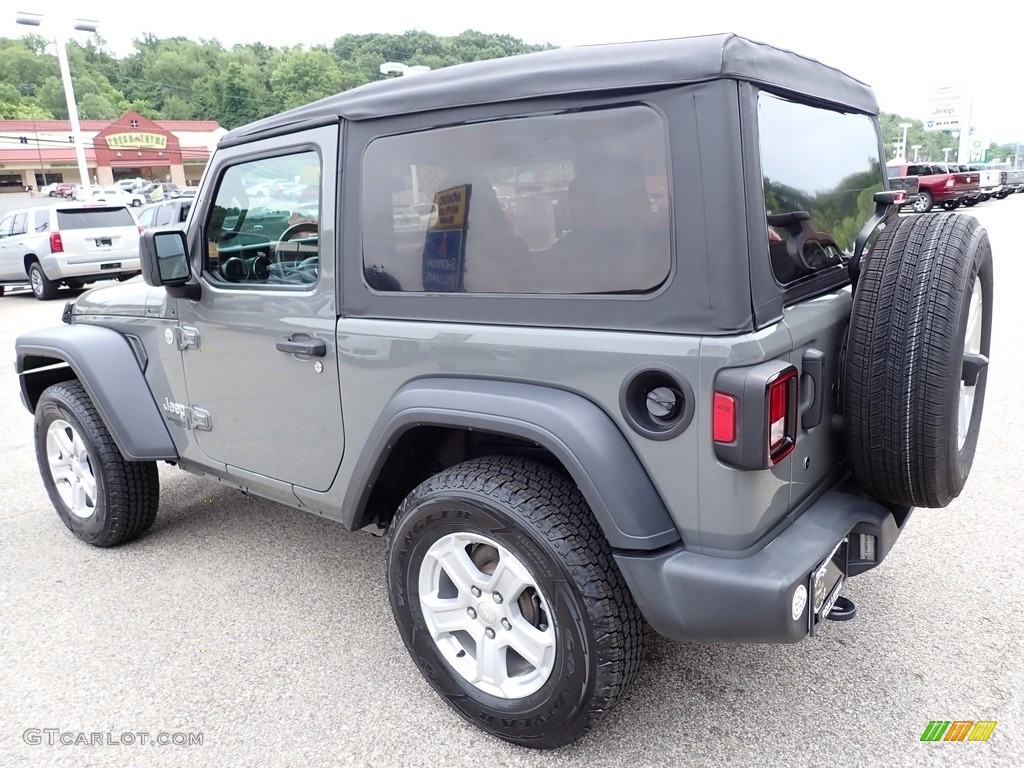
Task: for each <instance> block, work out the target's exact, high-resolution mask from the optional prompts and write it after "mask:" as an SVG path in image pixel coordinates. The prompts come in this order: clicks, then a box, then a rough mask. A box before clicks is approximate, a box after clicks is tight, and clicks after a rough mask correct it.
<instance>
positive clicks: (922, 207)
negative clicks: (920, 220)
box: [910, 189, 935, 213]
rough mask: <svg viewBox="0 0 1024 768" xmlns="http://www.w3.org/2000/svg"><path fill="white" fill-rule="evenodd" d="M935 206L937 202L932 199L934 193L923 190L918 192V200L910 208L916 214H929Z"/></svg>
mask: <svg viewBox="0 0 1024 768" xmlns="http://www.w3.org/2000/svg"><path fill="white" fill-rule="evenodd" d="M934 205H935V200H934V199H933V198H932V193H931V192H929V191H928V190H927V189H921V190H918V192H917V199H916V200H914V203H913V204H912V205H911V206H910V207H911V208H912V209H913V210H914V213H928V211H930V210H931V209H932V206H934Z"/></svg>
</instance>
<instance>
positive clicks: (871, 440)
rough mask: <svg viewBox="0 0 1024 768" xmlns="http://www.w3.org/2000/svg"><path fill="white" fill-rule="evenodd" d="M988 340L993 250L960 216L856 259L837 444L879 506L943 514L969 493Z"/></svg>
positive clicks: (899, 230) (884, 240)
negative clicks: (842, 418) (840, 433)
mask: <svg viewBox="0 0 1024 768" xmlns="http://www.w3.org/2000/svg"><path fill="white" fill-rule="evenodd" d="M991 338H992V249H991V246H990V244H989V238H988V233H987V232H986V231H985V230H984V229H983V228H982V227H981V225H980V224H979V223H978V221H977V219H975V218H974V217H973V216H968V215H965V214H948V213H947V214H941V213H940V214H927V215H924V216H917V217H912V218H901V219H898V220H897V221H896V222H894V223H892V224H890V225H889V226H888V227H886V228H885V229H884V230H883V231H882V232H881V234H880V235H879V236H878V239H877V240H876V241H875V244H874V246H873V247H872V249H871V252H870V254H869V255H868V256H867V257H866V258H865V259H864V261H863V263H862V268H861V275H860V279H859V281H858V283H857V288H856V292H855V295H854V299H853V311H852V316H851V318H850V329H849V337H848V339H847V353H846V370H845V375H844V386H843V390H844V393H843V401H844V405H843V407H844V412H845V428H844V440H845V444H846V452H847V456H848V458H849V461H850V464H851V467H852V469H853V473H854V476H855V477H856V478H857V480H858V481H859V482H860V484H861V486H862V487H863V488H864V489H865V490H866V491H867V492H868V493H870V494H871V495H872V496H874V497H875V498H876V499H878V500H880V501H883V502H889V503H893V504H903V505H910V506H915V507H944V506H946V505H948V504H949V503H950V502H951V501H952V500H953V499H955V498H956V497H957V496H958V495H959V494H960V491H961V490H962V489H963V487H964V483H965V482H966V481H967V475H968V473H969V472H970V469H971V463H972V462H973V460H974V451H975V447H976V446H977V442H978V430H979V428H980V426H981V412H982V408H983V406H984V401H985V382H986V379H987V372H988V356H989V345H990V342H991Z"/></svg>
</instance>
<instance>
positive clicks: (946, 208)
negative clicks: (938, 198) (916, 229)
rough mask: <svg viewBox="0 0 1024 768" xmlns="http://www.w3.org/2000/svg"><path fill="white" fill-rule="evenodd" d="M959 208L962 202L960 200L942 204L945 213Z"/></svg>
mask: <svg viewBox="0 0 1024 768" xmlns="http://www.w3.org/2000/svg"><path fill="white" fill-rule="evenodd" d="M959 207H960V201H959V200H947V201H946V202H944V203H943V204H942V210H944V211H955V210H956V209H957V208H959Z"/></svg>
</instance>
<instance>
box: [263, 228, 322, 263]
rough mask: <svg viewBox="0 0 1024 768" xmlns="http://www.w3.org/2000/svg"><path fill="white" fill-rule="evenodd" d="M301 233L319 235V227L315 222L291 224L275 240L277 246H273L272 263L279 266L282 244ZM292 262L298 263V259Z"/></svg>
mask: <svg viewBox="0 0 1024 768" xmlns="http://www.w3.org/2000/svg"><path fill="white" fill-rule="evenodd" d="M303 233H305V234H307V235H319V234H320V226H319V225H318V224H317V223H316V222H315V221H300V222H299V223H298V224H292V225H291V226H290V227H288V228H287V229H286V230H285V231H284V232H282V233H281V236H280V237H279V238H278V239H277V245H276V246H274V261H275V262H277V263H278V264H281V262H282V261H283V259H282V256H281V244H282V243H286V242H288V241H289V240H292V239H294V238H295V237H296V236H297V235H300V234H303ZM296 255H298V251H296ZM293 261H299V259H293Z"/></svg>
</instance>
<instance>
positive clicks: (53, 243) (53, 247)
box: [50, 232, 64, 253]
mask: <svg viewBox="0 0 1024 768" xmlns="http://www.w3.org/2000/svg"><path fill="white" fill-rule="evenodd" d="M50 253H64V241H62V240H61V239H60V232H51V233H50Z"/></svg>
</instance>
